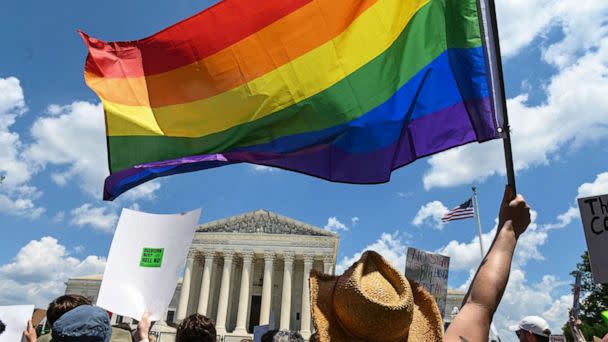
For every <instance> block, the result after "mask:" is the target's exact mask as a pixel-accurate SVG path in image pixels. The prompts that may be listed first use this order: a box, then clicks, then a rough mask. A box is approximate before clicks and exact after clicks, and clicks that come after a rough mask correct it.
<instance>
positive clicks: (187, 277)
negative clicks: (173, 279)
mask: <svg viewBox="0 0 608 342" xmlns="http://www.w3.org/2000/svg"><path fill="white" fill-rule="evenodd" d="M193 263H194V255H192V253H188V259H186V270H185V271H184V278H183V279H182V289H181V291H180V293H179V304H178V306H177V321H181V320H183V319H184V318H186V313H187V311H188V300H189V299H190V282H191V280H192V264H193Z"/></svg>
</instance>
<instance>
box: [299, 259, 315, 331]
mask: <svg viewBox="0 0 608 342" xmlns="http://www.w3.org/2000/svg"><path fill="white" fill-rule="evenodd" d="M312 262H313V255H312V254H304V276H303V277H302V311H301V317H302V320H301V321H300V322H301V323H302V324H301V326H300V334H302V337H304V339H308V338H309V337H310V287H309V279H310V270H311V269H312Z"/></svg>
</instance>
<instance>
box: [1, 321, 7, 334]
mask: <svg viewBox="0 0 608 342" xmlns="http://www.w3.org/2000/svg"><path fill="white" fill-rule="evenodd" d="M4 330H6V324H4V322H2V321H0V335H2V333H3V332H4Z"/></svg>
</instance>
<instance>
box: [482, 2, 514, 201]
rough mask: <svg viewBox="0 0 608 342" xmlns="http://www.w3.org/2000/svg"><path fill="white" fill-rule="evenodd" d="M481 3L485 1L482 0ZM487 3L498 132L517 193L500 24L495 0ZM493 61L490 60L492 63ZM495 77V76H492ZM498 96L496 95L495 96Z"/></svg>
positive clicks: (510, 178) (508, 179)
mask: <svg viewBox="0 0 608 342" xmlns="http://www.w3.org/2000/svg"><path fill="white" fill-rule="evenodd" d="M480 3H484V1H483V0H482V1H480ZM487 4H488V8H487V10H489V13H488V14H489V15H488V16H489V18H486V19H489V23H487V24H489V25H490V27H487V28H486V30H488V29H489V31H490V32H488V33H489V35H490V36H489V38H490V41H489V42H488V43H490V44H491V46H490V47H489V48H490V49H489V51H487V52H488V53H489V54H490V57H489V59H490V60H492V59H494V62H495V63H494V64H495V65H494V67H495V68H492V66H490V69H492V71H493V72H495V73H496V74H495V77H497V78H498V79H497V80H495V79H494V80H493V83H494V82H497V83H498V84H496V83H494V87H495V88H497V90H498V94H495V95H498V97H500V101H495V106H497V107H500V108H496V110H497V112H499V113H502V117H503V123H502V127H499V128H498V132H499V133H500V134H501V135H502V138H503V139H502V141H503V147H504V154H505V166H506V169H507V170H506V171H507V182H508V184H509V186H510V187H511V189H512V190H513V194H517V189H516V187H515V169H514V166H513V149H512V148H511V126H509V115H508V112H507V97H506V94H505V86H504V84H505V81H504V75H503V70H502V57H501V54H500V42H499V38H498V24H497V21H496V5H495V4H494V0H487ZM491 62H492V61H490V63H491ZM492 78H493V77H492ZM495 97H496V96H495ZM495 100H496V99H495Z"/></svg>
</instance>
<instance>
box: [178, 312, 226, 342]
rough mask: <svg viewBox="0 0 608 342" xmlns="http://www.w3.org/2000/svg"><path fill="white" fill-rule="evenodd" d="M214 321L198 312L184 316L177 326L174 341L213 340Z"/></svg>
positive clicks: (214, 335)
mask: <svg viewBox="0 0 608 342" xmlns="http://www.w3.org/2000/svg"><path fill="white" fill-rule="evenodd" d="M215 340H216V332H215V322H214V321H213V320H212V319H210V318H208V317H207V316H203V315H200V314H194V315H190V316H188V317H186V318H185V319H184V320H183V321H182V322H181V323H180V324H179V326H178V327H177V334H176V336H175V342H215Z"/></svg>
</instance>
